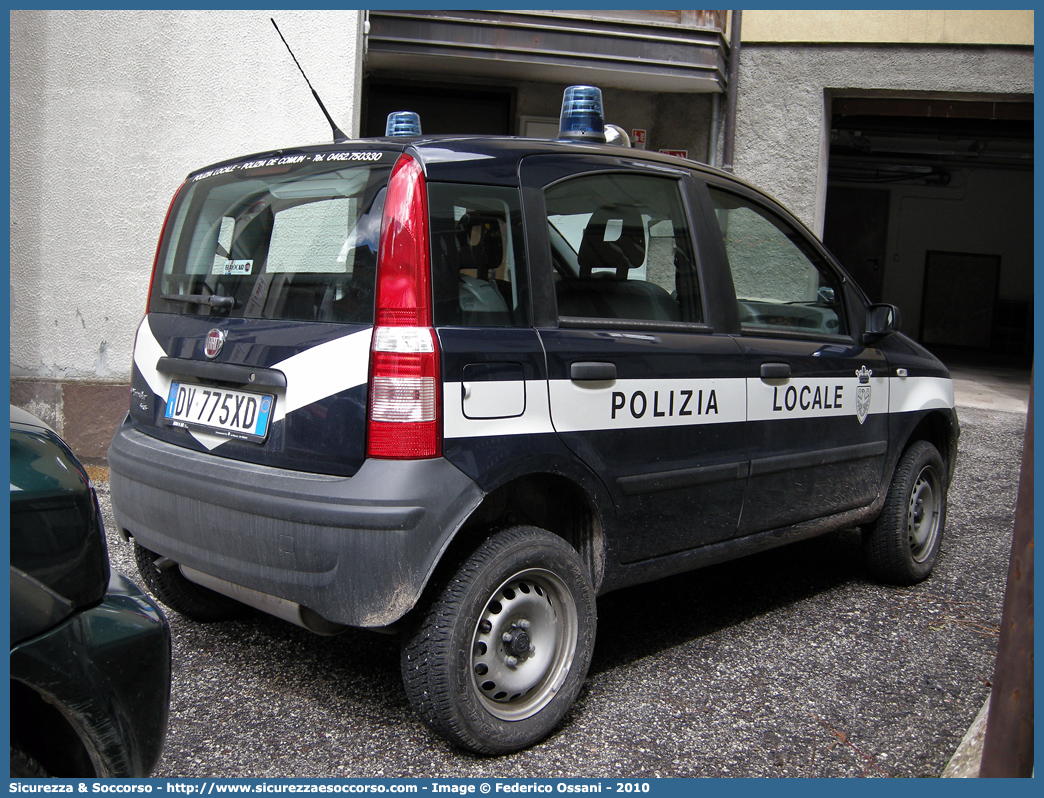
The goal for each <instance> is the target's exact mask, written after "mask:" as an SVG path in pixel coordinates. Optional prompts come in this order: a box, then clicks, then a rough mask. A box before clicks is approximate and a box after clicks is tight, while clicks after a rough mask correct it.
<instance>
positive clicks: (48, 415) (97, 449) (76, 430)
mask: <svg viewBox="0 0 1044 798" xmlns="http://www.w3.org/2000/svg"><path fill="white" fill-rule="evenodd" d="M11 404H13V405H15V406H16V407H20V408H22V409H23V410H26V411H28V412H30V413H32V414H33V415H34V416H36V417H37V418H39V419H40V420H41V421H45V422H46V423H47V424H49V425H50V426H51V427H53V428H54V430H55V431H56V432H57V433H58V434H59V435H61V436H62V437H63V438H65V440H66V442H67V443H68V444H69V446H70V448H71V449H72V450H73V452H74V453H75V454H76V456H77V457H79V458H80V459H81V460H82V461H83V462H84V463H86V464H92V465H100V464H104V463H105V460H106V456H107V454H108V451H109V443H110V441H112V436H113V435H114V434H115V432H116V429H117V428H118V427H119V426H120V424H121V423H122V422H123V418H124V416H126V415H127V408H128V407H129V406H130V385H128V384H126V383H117V382H79V381H76V382H74V381H61V380H45V379H40V378H38V377H12V378H11Z"/></svg>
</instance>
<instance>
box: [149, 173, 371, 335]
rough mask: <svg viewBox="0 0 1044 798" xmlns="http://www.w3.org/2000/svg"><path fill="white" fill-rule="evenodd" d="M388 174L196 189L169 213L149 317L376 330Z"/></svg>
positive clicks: (272, 177)
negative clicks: (334, 325) (189, 316)
mask: <svg viewBox="0 0 1044 798" xmlns="http://www.w3.org/2000/svg"><path fill="white" fill-rule="evenodd" d="M390 171H391V170H390V168H389V167H387V166H381V165H360V166H351V167H347V168H340V169H331V170H327V171H319V172H317V171H313V170H309V172H308V173H307V174H302V173H301V170H294V171H293V172H292V173H290V171H289V170H285V169H280V170H264V172H266V173H265V174H257V173H256V172H255V173H254V174H252V175H250V176H248V177H245V178H244V177H242V176H241V175H239V174H228V175H218V176H215V177H207V178H206V179H202V180H196V181H194V182H191V183H190V184H189V185H188V186H186V187H185V189H184V190H183V191H182V192H181V196H179V197H178V200H177V202H176V204H175V207H174V208H173V209H172V212H171V222H170V224H169V226H168V227H169V229H168V230H167V233H166V235H165V236H164V241H163V243H162V248H161V251H160V257H159V259H158V261H157V267H156V271H157V273H156V277H155V280H154V284H153V290H152V303H151V306H150V308H149V309H150V311H152V312H161V313H187V314H196V315H210V316H220V317H224V318H259V319H284V320H297V321H329V322H343V323H372V322H373V293H374V277H375V272H376V267H377V250H378V241H379V237H380V230H381V214H382V211H383V206H384V194H385V187H386V185H387V181H388V176H389V173H390ZM273 172H274V173H273Z"/></svg>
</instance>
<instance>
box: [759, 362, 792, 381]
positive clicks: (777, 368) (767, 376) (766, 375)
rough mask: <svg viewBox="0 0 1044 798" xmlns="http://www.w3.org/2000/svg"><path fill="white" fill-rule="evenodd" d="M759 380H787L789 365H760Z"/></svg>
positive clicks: (788, 377)
mask: <svg viewBox="0 0 1044 798" xmlns="http://www.w3.org/2000/svg"><path fill="white" fill-rule="evenodd" d="M761 379H763V380H766V381H767V380H789V379H790V364H789V363H762V364H761Z"/></svg>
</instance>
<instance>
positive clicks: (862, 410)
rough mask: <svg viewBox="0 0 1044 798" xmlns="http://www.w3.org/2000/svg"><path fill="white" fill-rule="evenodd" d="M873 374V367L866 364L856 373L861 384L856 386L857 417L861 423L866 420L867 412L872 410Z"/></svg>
mask: <svg viewBox="0 0 1044 798" xmlns="http://www.w3.org/2000/svg"><path fill="white" fill-rule="evenodd" d="M873 374H874V372H873V369H868V368H867V367H866V366H862V367H860V368H859V370H858V371H856V373H855V375H856V376H857V377H858V378H859V384H858V385H857V386H856V418H858V419H859V423H860V424H862V423H863V422H864V421H866V414H867V413H869V412H870V390H871V387H872V386H871V385H870V377H872V376H873Z"/></svg>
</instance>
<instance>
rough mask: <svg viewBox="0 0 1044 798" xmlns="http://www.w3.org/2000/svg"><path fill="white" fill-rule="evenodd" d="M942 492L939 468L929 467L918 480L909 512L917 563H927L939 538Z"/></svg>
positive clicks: (915, 483)
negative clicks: (936, 470) (937, 472)
mask: <svg viewBox="0 0 1044 798" xmlns="http://www.w3.org/2000/svg"><path fill="white" fill-rule="evenodd" d="M941 498H942V492H941V491H940V490H939V479H938V477H937V476H936V474H935V469H934V468H932V467H931V466H925V467H924V468H922V469H921V473H919V474H918V475H917V479H916V480H914V487H913V490H912V491H911V492H910V504H909V505H908V507H907V511H906V533H907V537H908V539H909V542H910V553H911V554H912V555H913V559H914V562H919V563H921V562H924V561H925V560H927V559H928V557H929V555H930V554H931V553H932V550H933V549H934V548H935V541H936V540H937V539H938V537H939V520H940V515H941V510H942V506H941V502H940V500H941Z"/></svg>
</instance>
